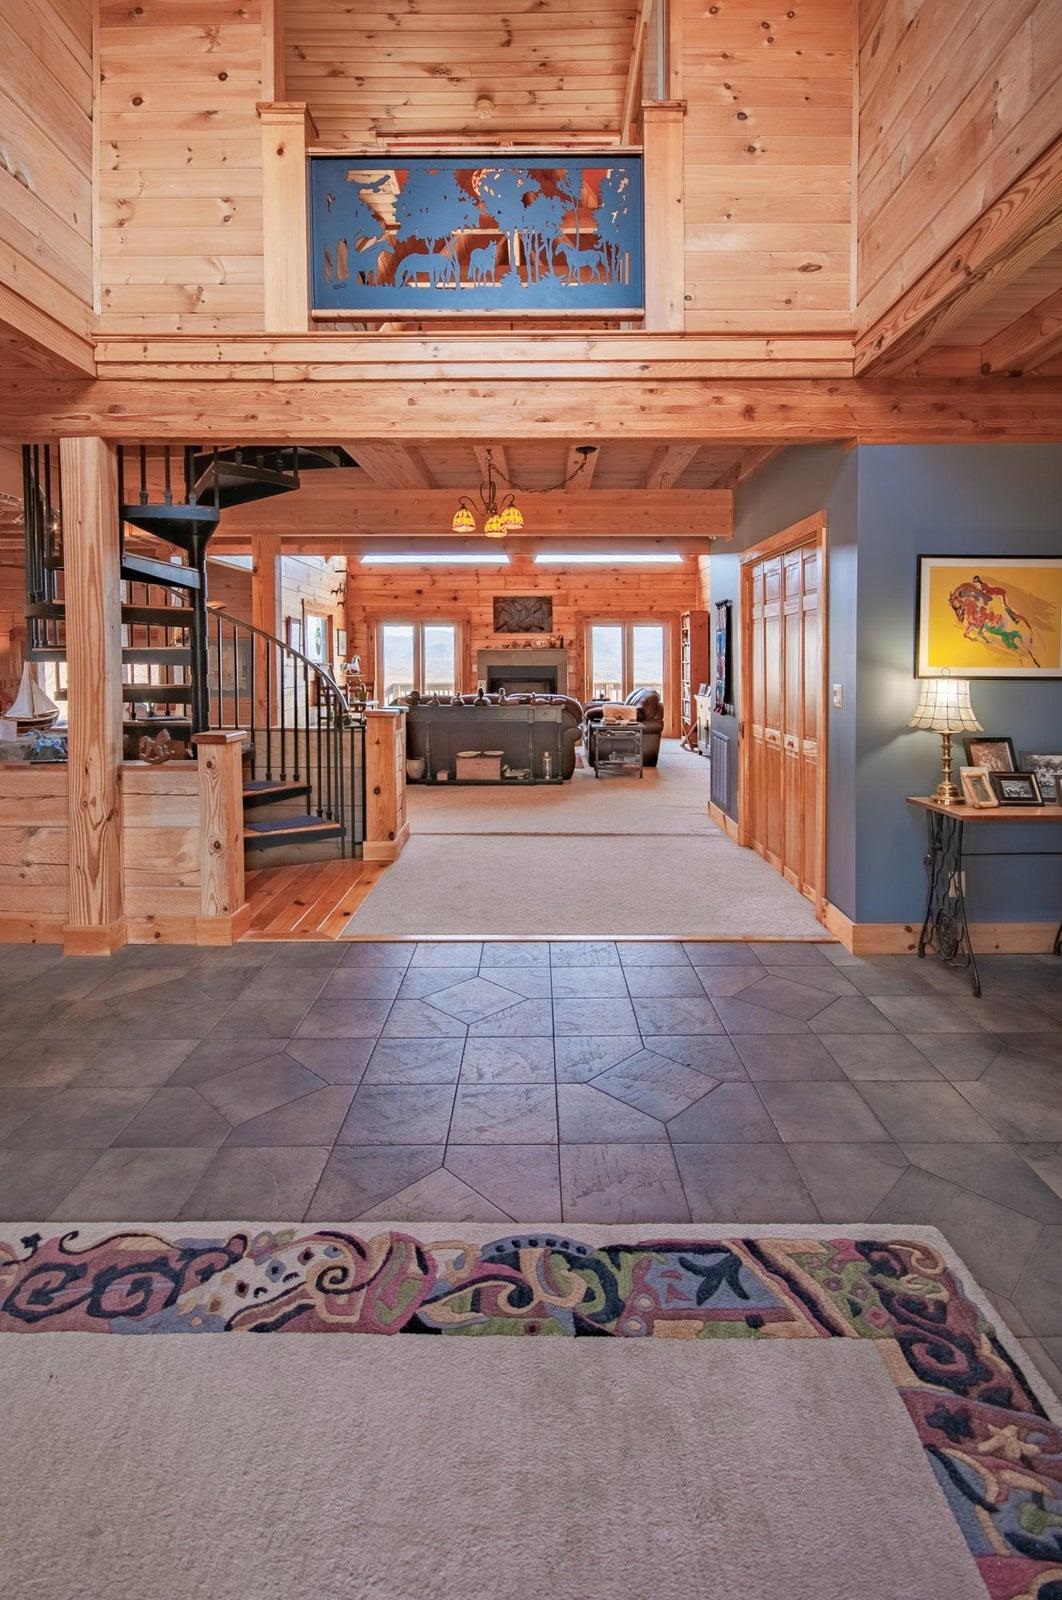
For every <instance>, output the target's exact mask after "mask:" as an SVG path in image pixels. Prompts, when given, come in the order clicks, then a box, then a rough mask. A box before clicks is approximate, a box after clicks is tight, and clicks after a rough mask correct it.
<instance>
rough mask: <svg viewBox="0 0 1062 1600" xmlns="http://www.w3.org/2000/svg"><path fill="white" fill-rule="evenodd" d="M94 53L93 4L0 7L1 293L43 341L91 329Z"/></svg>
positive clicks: (57, 1)
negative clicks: (48, 328) (50, 324)
mask: <svg viewBox="0 0 1062 1600" xmlns="http://www.w3.org/2000/svg"><path fill="white" fill-rule="evenodd" d="M92 47H93V40H92V5H91V3H90V0H33V4H22V5H4V6H2V7H0V292H2V291H4V290H6V291H10V292H11V293H12V294H14V295H16V296H18V298H19V299H20V300H21V301H22V302H24V306H25V309H26V313H27V317H28V318H32V323H31V322H30V321H26V322H24V323H22V319H21V318H19V317H17V316H15V314H14V313H13V312H12V316H13V319H14V320H15V321H16V323H21V325H23V326H26V327H30V326H31V325H32V326H33V328H34V331H35V332H37V333H40V331H41V328H42V322H41V318H44V319H48V320H54V322H55V323H56V324H58V325H59V326H60V327H61V328H63V329H66V330H68V331H69V332H72V333H75V334H77V335H78V336H79V337H81V338H83V337H85V336H86V335H87V334H88V333H89V332H90V330H91V328H92V324H93V261H92V155H93V151H92V142H93V141H92V106H93V53H92ZM2 309H3V308H2V307H0V311H2ZM55 347H56V348H58V347H59V346H55Z"/></svg>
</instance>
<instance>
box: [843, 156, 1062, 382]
mask: <svg viewBox="0 0 1062 1600" xmlns="http://www.w3.org/2000/svg"><path fill="white" fill-rule="evenodd" d="M1060 243H1062V138H1059V139H1056V140H1055V143H1054V144H1053V145H1051V147H1050V148H1049V149H1048V150H1046V151H1045V152H1044V154H1043V155H1042V156H1041V157H1040V158H1039V160H1038V161H1034V162H1033V164H1032V166H1031V167H1029V168H1027V170H1026V171H1025V172H1024V173H1023V174H1022V176H1021V177H1020V178H1019V179H1018V180H1017V181H1016V182H1015V183H1013V184H1012V185H1011V187H1010V188H1009V189H1008V190H1007V191H1006V192H1005V193H1004V194H1002V195H1000V197H999V199H998V200H997V201H996V202H995V204H994V205H992V206H989V208H988V210H987V211H985V212H983V213H982V214H981V216H980V217H978V219H977V221H976V222H974V223H973V224H972V225H971V226H970V227H969V228H967V230H966V232H965V233H964V234H963V235H962V236H961V238H960V239H959V240H958V241H957V243H956V244H955V245H953V246H952V248H951V249H950V250H948V251H946V252H945V254H944V255H942V256H941V257H940V258H939V260H937V261H936V262H934V264H933V266H931V267H930V268H929V270H928V271H927V272H924V273H923V274H922V276H921V277H920V278H919V279H918V281H917V282H916V283H914V284H913V285H912V286H911V288H910V289H908V290H907V291H906V293H904V294H901V295H900V297H899V299H898V300H897V301H896V302H895V303H894V304H893V305H892V306H890V308H889V310H888V311H887V312H886V313H885V315H884V316H882V317H881V318H879V320H878V321H877V322H876V323H875V324H874V326H873V327H871V328H869V329H868V330H867V332H866V333H864V334H862V335H861V336H860V337H859V339H858V340H857V341H856V357H855V371H856V374H857V376H860V377H867V376H869V375H870V374H871V373H873V374H874V376H876V377H880V376H883V375H887V374H891V373H895V372H900V371H902V370H903V369H904V368H905V367H908V366H910V365H911V363H912V362H913V361H915V360H916V359H917V358H918V356H920V355H921V354H922V352H923V351H925V350H928V349H929V348H930V346H931V345H933V344H936V343H937V342H938V341H939V339H940V336H941V334H942V333H944V332H946V330H947V329H948V328H953V327H955V325H956V324H957V323H960V322H962V321H964V320H965V319H966V318H967V317H968V316H970V315H971V313H972V312H974V311H976V310H977V309H978V308H979V307H980V306H982V305H984V304H986V303H987V301H989V300H990V299H992V298H993V297H994V296H995V295H996V294H998V292H999V290H1000V289H1001V288H1003V287H1004V286H1005V285H1006V284H1008V283H1013V281H1014V280H1015V279H1016V278H1020V277H1021V275H1022V273H1023V272H1026V271H1027V270H1028V268H1029V267H1031V266H1033V265H1034V264H1035V263H1036V262H1037V261H1039V260H1040V258H1041V256H1044V255H1046V254H1047V252H1048V251H1049V250H1053V249H1054V248H1055V247H1056V245H1058V244H1060Z"/></svg>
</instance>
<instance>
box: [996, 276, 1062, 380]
mask: <svg viewBox="0 0 1062 1600" xmlns="http://www.w3.org/2000/svg"><path fill="white" fill-rule="evenodd" d="M1060 350H1062V289H1056V291H1055V293H1054V294H1049V295H1048V296H1047V299H1046V300H1041V301H1040V304H1039V305H1038V306H1033V308H1032V310H1031V311H1027V312H1026V313H1025V315H1024V316H1023V317H1018V319H1017V321H1016V322H1012V323H1011V324H1010V326H1009V327H1008V328H1002V329H1001V330H1000V332H999V333H997V334H995V335H994V336H993V337H992V338H991V339H989V340H988V341H987V342H986V343H985V344H983V345H982V346H981V371H982V372H983V373H984V375H985V376H986V377H988V375H989V374H990V373H993V372H1005V373H1011V374H1018V373H1022V372H1028V371H1029V369H1030V367H1038V366H1039V365H1040V363H1041V362H1042V361H1049V360H1050V359H1051V357H1052V356H1055V355H1057V354H1058V353H1059V351H1060Z"/></svg>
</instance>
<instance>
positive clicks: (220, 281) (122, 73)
mask: <svg viewBox="0 0 1062 1600" xmlns="http://www.w3.org/2000/svg"><path fill="white" fill-rule="evenodd" d="M100 65H101V70H102V75H103V83H102V88H101V96H100V127H101V141H102V142H101V174H100V251H101V257H102V259H101V276H102V313H103V315H102V327H103V328H104V329H105V330H108V331H122V330H124V331H127V332H139V331H140V330H141V329H142V328H146V327H151V328H154V329H167V330H171V331H181V330H186V331H193V330H200V331H204V332H211V331H213V330H215V329H216V330H219V331H221V330H224V331H227V332H238V331H247V330H256V329H260V328H261V327H262V312H263V288H262V283H263V273H262V138H261V131H260V127H259V122H258V113H257V111H256V109H255V105H256V102H257V101H259V100H261V98H262V8H261V4H260V0H241V3H239V4H236V3H235V0H222V3H215V0H179V3H175V0H140V3H139V4H138V5H136V6H135V7H130V6H129V5H128V4H126V3H124V0H102V3H101V6H100Z"/></svg>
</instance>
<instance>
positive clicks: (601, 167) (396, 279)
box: [310, 155, 642, 317]
mask: <svg viewBox="0 0 1062 1600" xmlns="http://www.w3.org/2000/svg"><path fill="white" fill-rule="evenodd" d="M370 159H371V158H368V157H360V158H354V157H343V156H316V157H314V158H313V160H312V161H311V184H310V191H311V233H312V263H313V309H314V311H316V312H320V313H329V312H336V311H357V312H358V313H359V314H360V315H363V316H366V317H372V316H373V315H374V314H377V313H378V314H379V315H380V316H383V317H393V316H395V315H396V314H401V313H402V312H408V313H412V314H414V315H416V316H423V315H424V314H425V312H446V313H447V314H449V315H453V314H460V313H462V312H467V313H472V314H474V315H476V316H482V315H483V314H484V313H485V312H486V313H490V312H492V311H497V312H501V313H504V314H505V315H507V316H512V315H513V314H514V313H516V314H522V313H524V312H535V311H542V312H552V313H555V312H557V311H558V310H566V311H567V310H574V311H595V310H601V311H608V310H637V309H640V308H641V304H642V170H641V159H640V157H637V156H631V155H624V156H623V157H622V159H621V158H617V157H615V156H612V155H599V156H589V157H586V158H584V159H583V160H581V161H579V162H569V163H568V164H566V165H565V166H557V165H555V164H550V162H549V159H548V158H544V159H542V160H536V158H535V157H534V156H527V157H524V158H522V159H521V161H519V162H514V161H512V160H505V159H502V158H490V159H487V158H483V157H480V158H479V163H480V164H478V165H473V164H471V162H470V159H469V158H468V157H464V158H447V159H444V158H442V157H435V156H406V157H403V160H402V165H401V166H395V167H379V166H371V165H369V164H368V162H369V160H370Z"/></svg>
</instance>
